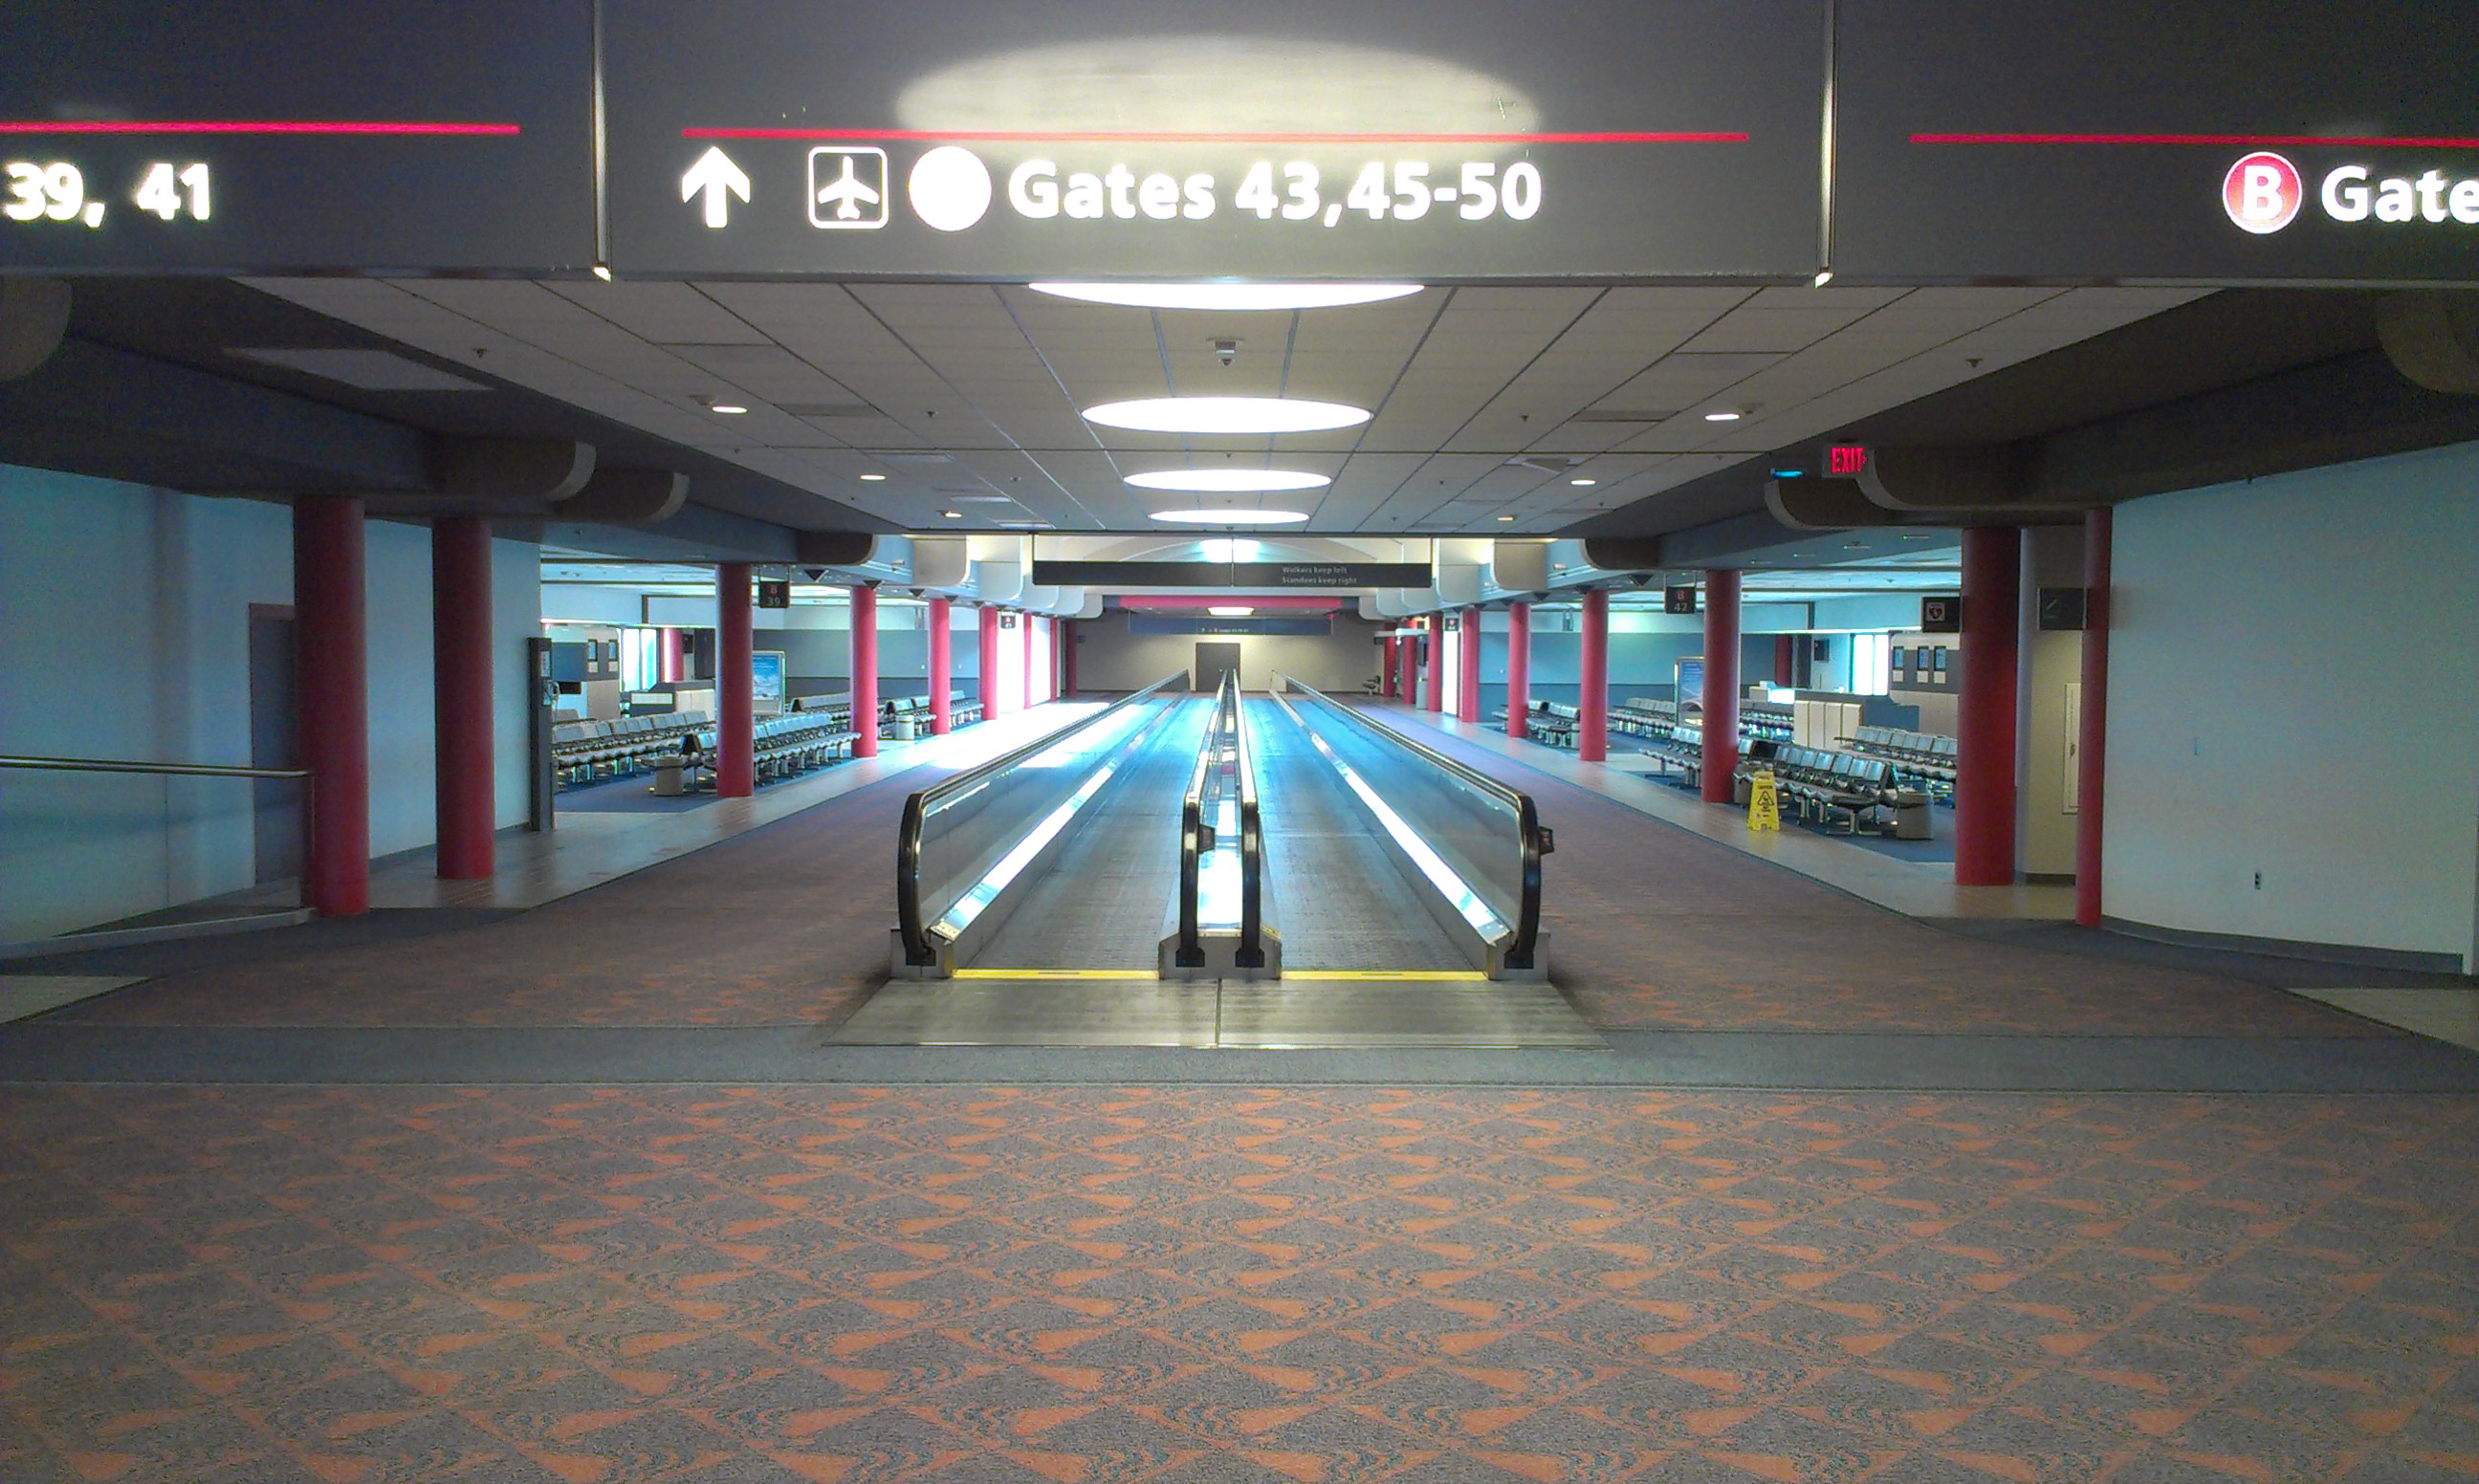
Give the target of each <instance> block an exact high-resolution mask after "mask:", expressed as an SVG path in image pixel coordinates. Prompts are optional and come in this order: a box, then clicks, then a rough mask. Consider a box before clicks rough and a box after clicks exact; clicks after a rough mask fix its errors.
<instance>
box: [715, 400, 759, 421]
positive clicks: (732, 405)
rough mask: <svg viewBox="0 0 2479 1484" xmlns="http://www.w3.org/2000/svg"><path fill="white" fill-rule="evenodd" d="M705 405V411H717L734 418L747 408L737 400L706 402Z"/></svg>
mask: <svg viewBox="0 0 2479 1484" xmlns="http://www.w3.org/2000/svg"><path fill="white" fill-rule="evenodd" d="M705 406H706V411H708V412H719V413H722V414H723V415H724V416H725V417H727V418H736V417H738V416H740V415H741V414H742V413H744V412H747V411H748V410H749V409H748V408H746V407H743V406H742V405H740V404H739V403H738V402H708V403H706V404H705Z"/></svg>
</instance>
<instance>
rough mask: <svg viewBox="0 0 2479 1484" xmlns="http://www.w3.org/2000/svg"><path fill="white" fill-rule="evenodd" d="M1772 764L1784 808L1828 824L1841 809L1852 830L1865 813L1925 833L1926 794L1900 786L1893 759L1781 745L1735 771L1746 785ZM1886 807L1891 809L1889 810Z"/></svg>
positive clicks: (1912, 833)
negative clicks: (1891, 760) (1766, 756)
mask: <svg viewBox="0 0 2479 1484" xmlns="http://www.w3.org/2000/svg"><path fill="white" fill-rule="evenodd" d="M1766 768H1770V769H1771V770H1773V775H1774V787H1775V791H1776V794H1777V796H1778V797H1779V799H1780V801H1781V803H1782V805H1783V806H1784V807H1786V808H1791V809H1795V810H1796V811H1797V812H1798V816H1799V817H1800V818H1801V819H1802V820H1813V821H1816V822H1819V823H1822V824H1825V825H1827V826H1830V825H1831V824H1832V822H1833V819H1834V816H1835V815H1836V814H1839V815H1840V816H1841V817H1842V819H1843V821H1844V824H1845V828H1846V829H1847V831H1848V832H1850V833H1853V834H1856V833H1858V832H1859V825H1860V822H1861V820H1863V819H1871V820H1874V821H1876V822H1877V823H1878V825H1880V826H1883V825H1891V826H1892V827H1893V828H1894V832H1895V833H1897V834H1899V835H1902V836H1904V837H1905V838H1912V839H1925V838H1927V837H1928V832H1929V828H1928V820H1927V814H1928V803H1929V800H1928V795H1927V794H1925V793H1923V792H1921V791H1920V790H1918V789H1914V788H1906V787H1904V786H1903V782H1902V780H1901V778H1900V777H1899V776H1898V775H1896V773H1895V772H1894V768H1893V764H1891V763H1889V762H1887V761H1886V760H1885V759H1884V758H1882V757H1862V756H1860V755H1858V754H1856V753H1845V752H1837V751H1833V750H1829V749H1827V748H1821V747H1782V748H1776V749H1775V750H1774V753H1773V755H1772V756H1771V757H1770V758H1751V759H1749V760H1747V761H1745V762H1742V763H1741V764H1740V765H1739V769H1738V773H1737V775H1736V777H1737V779H1738V780H1739V781H1740V783H1741V785H1742V788H1743V790H1744V785H1745V784H1746V783H1747V782H1748V781H1749V780H1752V779H1753V778H1754V776H1755V774H1756V772H1757V771H1758V770H1759V769H1766ZM1888 811H1892V813H1891V814H1890V815H1889V813H1888Z"/></svg>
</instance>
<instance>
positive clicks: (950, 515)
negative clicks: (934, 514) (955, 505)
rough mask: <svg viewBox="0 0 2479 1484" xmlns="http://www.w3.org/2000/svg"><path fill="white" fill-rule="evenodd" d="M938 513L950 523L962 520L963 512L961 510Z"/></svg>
mask: <svg viewBox="0 0 2479 1484" xmlns="http://www.w3.org/2000/svg"><path fill="white" fill-rule="evenodd" d="M938 513H939V514H940V515H942V516H945V517H946V518H947V519H948V520H950V521H960V520H962V519H963V518H964V512H962V511H961V510H941V511H939V512H938Z"/></svg>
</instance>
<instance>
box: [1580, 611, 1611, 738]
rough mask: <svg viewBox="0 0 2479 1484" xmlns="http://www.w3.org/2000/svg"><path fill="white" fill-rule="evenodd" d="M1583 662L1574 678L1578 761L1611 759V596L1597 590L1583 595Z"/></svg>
mask: <svg viewBox="0 0 2479 1484" xmlns="http://www.w3.org/2000/svg"><path fill="white" fill-rule="evenodd" d="M1583 650H1584V653H1583V660H1582V663H1581V664H1579V665H1578V666H1577V667H1576V675H1575V678H1576V679H1577V681H1579V682H1580V685H1579V688H1580V689H1581V691H1582V694H1581V695H1579V696H1577V697H1576V698H1575V757H1576V760H1578V761H1580V762H1607V761H1609V758H1610V594H1609V589H1607V588H1600V587H1597V588H1595V589H1593V590H1592V591H1591V592H1589V593H1586V594H1585V595H1584V645H1583Z"/></svg>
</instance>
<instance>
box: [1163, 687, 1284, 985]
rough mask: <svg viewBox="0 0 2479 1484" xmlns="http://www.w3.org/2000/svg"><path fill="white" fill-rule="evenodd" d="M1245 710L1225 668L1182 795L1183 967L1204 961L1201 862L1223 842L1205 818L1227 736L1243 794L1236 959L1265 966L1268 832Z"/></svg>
mask: <svg viewBox="0 0 2479 1484" xmlns="http://www.w3.org/2000/svg"><path fill="white" fill-rule="evenodd" d="M1246 713H1247V708H1246V706H1245V705H1243V704H1242V693H1241V691H1240V675H1239V672H1238V671H1226V672H1225V673H1224V675H1223V677H1222V685H1221V688H1220V689H1219V690H1217V691H1215V693H1214V716H1213V719H1212V720H1211V721H1209V722H1208V723H1207V724H1206V728H1205V740H1204V741H1203V742H1202V743H1201V744H1199V745H1198V747H1197V750H1196V767H1195V768H1194V769H1193V770H1192V771H1190V773H1189V774H1188V792H1187V794H1186V795H1184V796H1183V797H1182V798H1181V800H1180V808H1179V947H1178V949H1177V951H1176V955H1175V959H1174V961H1176V962H1177V963H1179V964H1180V965H1181V966H1182V967H1185V968H1194V967H1196V966H1198V965H1200V964H1202V963H1204V962H1205V944H1204V940H1203V937H1202V932H1203V922H1202V916H1201V909H1200V903H1199V900H1198V896H1199V892H1198V881H1197V867H1198V857H1201V856H1202V855H1204V853H1205V852H1207V851H1209V850H1216V849H1220V848H1221V844H1222V842H1220V841H1218V840H1214V829H1213V827H1212V826H1211V825H1210V824H1208V823H1207V819H1208V811H1209V809H1210V808H1212V806H1213V803H1214V802H1215V801H1216V800H1217V796H1218V795H1219V794H1220V792H1221V787H1222V785H1221V781H1220V780H1221V777H1222V766H1221V764H1222V749H1223V747H1224V746H1225V737H1226V735H1227V737H1228V745H1229V746H1230V748H1231V750H1232V772H1233V774H1234V776H1235V780H1236V782H1237V786H1238V791H1239V796H1240V800H1239V802H1240V832H1239V838H1238V839H1237V840H1236V841H1233V842H1232V843H1233V844H1235V845H1236V846H1237V847H1238V848H1239V851H1240V941H1239V945H1238V954H1237V957H1236V958H1235V959H1233V961H1234V962H1235V963H1237V964H1238V965H1239V966H1240V967H1241V968H1248V969H1257V968H1264V967H1265V826H1264V823H1263V820H1262V819H1261V817H1260V816H1259V813H1258V809H1257V772H1256V767H1255V765H1254V764H1253V763H1251V762H1250V760H1249V757H1248V724H1247V716H1246ZM1214 812H1218V810H1215V811H1214ZM1209 842H1211V843H1209Z"/></svg>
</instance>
